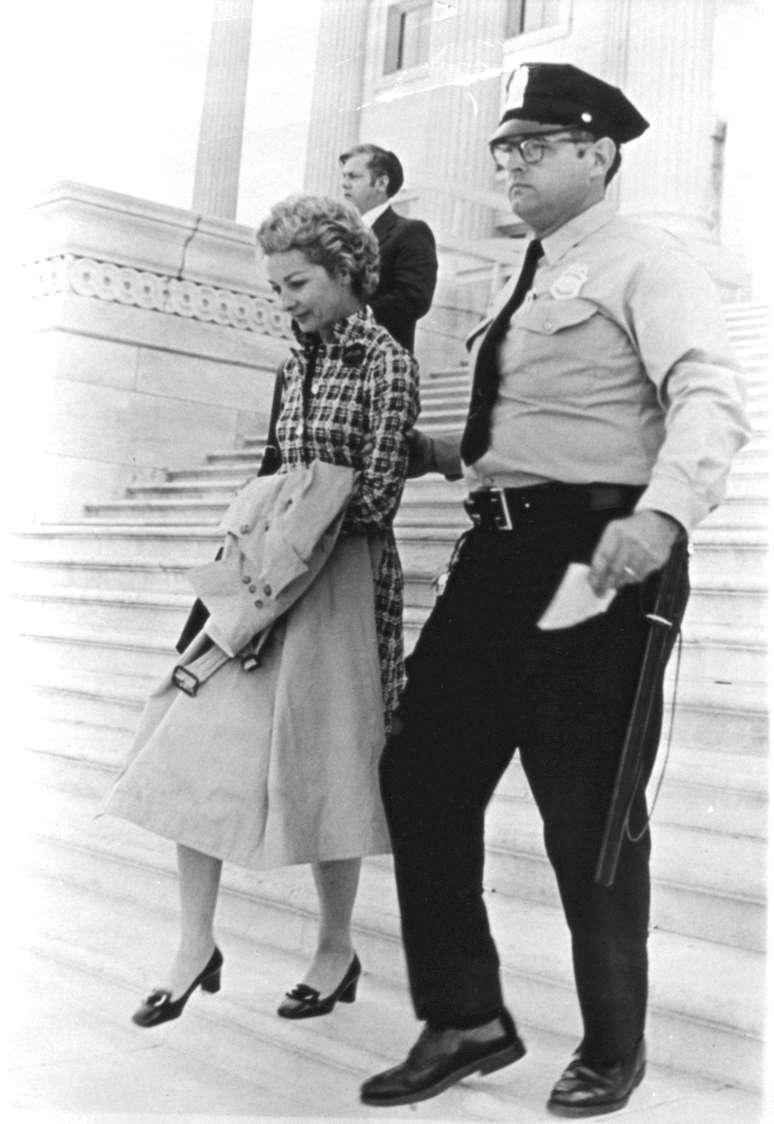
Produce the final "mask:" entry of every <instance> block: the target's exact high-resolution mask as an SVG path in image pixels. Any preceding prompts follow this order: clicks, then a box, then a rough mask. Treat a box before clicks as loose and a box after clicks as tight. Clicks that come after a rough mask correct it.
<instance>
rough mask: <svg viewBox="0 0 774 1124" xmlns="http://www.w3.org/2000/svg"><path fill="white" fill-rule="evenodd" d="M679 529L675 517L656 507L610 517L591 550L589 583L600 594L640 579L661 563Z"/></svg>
mask: <svg viewBox="0 0 774 1124" xmlns="http://www.w3.org/2000/svg"><path fill="white" fill-rule="evenodd" d="M680 530H681V528H680V524H679V523H678V522H677V521H676V520H675V519H672V518H670V516H668V515H662V514H661V513H660V512H658V511H649V510H645V511H636V512H635V513H634V515H629V516H627V517H626V518H625V519H614V520H613V521H612V523H608V525H607V526H606V527H605V530H604V532H603V533H602V537H601V539H600V540H599V543H598V544H597V549H596V550H595V551H594V557H593V558H592V560H591V571H590V573H589V585H590V586H591V588H592V589H593V590H594V592H595V593H596V594H597V596H601V594H603V593H604V592H605V591H606V590H608V589H620V588H621V586H624V585H634V584H636V583H637V582H641V581H643V579H644V578H646V577H647V576H648V574H652V573H653V571H654V570H660V569H661V567H662V566H663V565H664V563H665V562H666V560H667V559H668V558H669V554H670V551H671V549H672V544H673V543H674V541H675V539H676V538H677V536H678V535H679V534H680Z"/></svg>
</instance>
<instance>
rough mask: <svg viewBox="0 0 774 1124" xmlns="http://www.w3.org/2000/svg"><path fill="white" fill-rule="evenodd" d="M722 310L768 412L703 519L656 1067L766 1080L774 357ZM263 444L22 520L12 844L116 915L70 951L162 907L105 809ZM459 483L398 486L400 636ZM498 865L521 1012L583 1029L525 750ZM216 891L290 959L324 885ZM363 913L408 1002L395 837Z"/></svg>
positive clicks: (415, 619)
mask: <svg viewBox="0 0 774 1124" xmlns="http://www.w3.org/2000/svg"><path fill="white" fill-rule="evenodd" d="M727 316H728V324H729V331H730V333H731V335H732V339H733V341H734V343H735V346H736V348H737V350H738V354H739V357H740V359H741V361H742V362H743V364H744V366H745V369H746V370H747V372H748V377H749V387H750V412H751V415H752V418H753V420H754V425H755V429H756V432H755V437H754V439H753V441H752V442H751V444H750V445H749V446H748V447H747V448H746V449H745V450H744V451H743V452H742V453H741V454H740V455H739V457H738V459H737V462H736V465H735V468H734V471H733V476H732V480H731V483H730V489H729V496H728V499H727V501H726V502H725V503H724V504H723V506H722V507H721V508H720V509H718V510H717V511H716V512H715V513H713V515H712V516H711V517H710V518H709V519H708V520H707V521H706V523H705V524H704V525H703V526H702V527H701V528H700V529H699V530H698V531H697V533H696V535H695V537H694V544H693V548H694V553H693V557H692V566H691V570H692V583H693V587H694V592H693V596H692V600H691V603H690V607H689V611H688V614H687V617H686V621H685V626H684V644H683V651H682V661H681V668H680V674H679V687H678V690H677V695H676V704H675V707H674V727H673V735H672V747H671V755H670V759H669V765H668V769H667V771H666V774H665V780H664V783H663V788H662V790H661V793H660V797H659V800H658V804H657V808H656V813H655V823H656V828H655V831H654V875H655V878H654V900H653V931H652V937H651V955H652V984H651V996H652V998H651V1007H650V1015H649V1031H648V1033H649V1048H650V1054H651V1058H652V1060H653V1061H654V1062H655V1063H656V1064H657V1065H661V1066H665V1067H671V1068H672V1069H675V1070H679V1071H682V1072H683V1074H688V1075H690V1076H691V1077H692V1078H696V1079H697V1080H700V1079H701V1078H702V1077H710V1078H711V1079H712V1080H714V1081H716V1082H719V1083H721V1084H727V1085H732V1086H741V1087H744V1088H748V1089H755V1088H757V1087H758V1086H759V1084H760V1081H761V1069H762V1064H761V1063H762V1051H761V1043H762V1033H763V1025H764V1017H765V1011H764V1003H765V987H764V983H765V947H766V943H765V942H766V883H765V877H766V846H767V844H766V832H767V791H766V786H767V758H766V750H767V716H766V647H765V619H766V612H765V604H766V583H767V549H766V524H767V501H768V478H767V464H766V455H765V437H766V432H767V421H766V404H767V388H768V356H767V351H766V346H765V344H766V331H765V323H766V310H765V309H764V308H761V307H757V306H743V305H740V306H735V307H733V308H730V309H729V310H728V312H727ZM467 398H468V372H467V371H466V370H465V368H463V367H461V368H459V369H454V370H448V371H438V372H432V373H430V374H428V375H425V376H424V384H423V420H422V423H421V424H422V427H423V428H424V429H426V430H428V431H432V430H434V429H435V430H440V429H443V428H446V427H449V426H453V425H455V424H457V423H459V422H461V420H462V418H463V417H464V412H465V407H466V405H467ZM261 447H262V438H261V437H260V436H255V437H251V438H248V439H246V440H245V443H244V447H243V448H241V449H239V450H225V451H219V452H213V453H211V454H210V455H209V456H208V457H207V460H206V463H205V464H204V465H202V466H199V467H196V468H191V469H187V470H185V471H176V472H170V473H169V474H168V479H167V481H165V482H164V483H154V484H149V485H145V486H137V487H133V488H131V489H129V490H128V492H127V495H126V498H124V499H122V500H117V501H115V502H113V503H106V504H99V505H94V506H92V507H89V508H88V509H87V510H86V512H85V514H84V518H83V520H82V521H80V522H77V523H71V524H57V525H43V526H38V527H35V528H31V529H28V530H25V531H23V532H21V533H20V534H18V535H17V536H16V538H15V571H14V581H13V588H14V595H13V600H14V605H15V609H16V611H17V612H16V614H15V615H16V618H17V622H18V623H17V632H18V634H19V636H20V640H21V644H20V648H19V651H20V657H19V665H18V668H17V675H18V679H19V682H20V683H21V684H23V687H24V691H25V692H26V698H27V700H28V701H27V703H26V705H25V711H24V713H25V722H24V729H25V740H26V748H27V749H28V750H30V751H31V752H30V753H29V754H28V755H27V757H26V760H27V762H28V774H29V783H30V785H31V786H32V791H33V793H34V796H33V798H32V799H31V800H30V811H31V816H30V818H31V820H32V823H31V835H30V837H29V841H28V843H27V844H26V845H25V849H24V854H23V857H22V862H23V865H24V866H25V868H26V869H27V870H28V871H29V872H30V875H31V876H34V877H36V878H39V879H44V880H46V879H47V880H48V881H49V882H50V884H51V885H55V886H56V887H58V893H59V894H60V895H61V894H64V895H65V897H67V892H69V895H70V896H69V898H67V900H68V901H69V902H70V903H71V904H70V908H71V909H73V910H75V911H76V913H77V910H78V908H79V906H78V904H77V902H78V901H80V900H82V899H83V897H84V895H86V896H88V894H94V893H95V892H96V893H97V894H98V895H99V897H100V899H101V900H103V901H105V902H108V903H111V902H112V903H113V906H112V907H111V912H114V913H115V916H116V917H117V918H118V917H120V918H122V919H123V920H122V921H121V923H120V924H118V923H117V922H116V924H115V926H114V928H115V932H113V933H112V935H111V936H109V937H108V936H107V935H104V934H103V935H100V933H98V932H97V933H95V932H91V931H90V932H89V933H88V934H83V933H81V934H80V936H79V937H78V938H77V939H76V938H75V937H74V936H71V937H69V938H67V937H65V936H63V935H62V934H61V933H59V935H58V936H56V935H54V934H53V932H52V934H49V944H51V943H52V942H54V943H56V945H57V948H58V949H59V954H60V955H61V956H62V957H63V958H64V959H65V960H67V959H68V958H69V960H72V961H75V960H77V959H78V958H79V957H81V958H83V957H86V956H90V957H91V958H92V962H93V963H95V964H97V965H99V964H105V965H107V964H108V962H109V963H110V964H112V965H113V969H111V970H115V965H116V964H121V963H125V965H126V968H125V970H126V972H127V973H129V972H130V971H134V972H135V974H134V975H133V976H131V977H129V978H132V979H134V980H136V979H138V978H144V977H142V976H140V975H139V973H140V971H141V968H142V964H141V962H140V961H139V960H138V958H137V957H135V960H136V961H137V962H134V961H133V958H132V949H133V946H134V942H135V941H141V940H142V939H143V938H142V936H141V934H143V933H144V934H145V938H144V939H145V940H146V942H147V940H148V934H149V933H153V932H154V931H155V930H156V929H158V927H159V926H161V925H162V924H163V925H164V926H165V927H166V929H169V927H170V915H171V913H172V912H173V910H174V902H175V891H174V873H173V866H174V853H173V848H172V847H171V845H170V844H169V842H168V841H163V840H158V839H156V838H155V837H153V836H150V835H147V834H146V833H144V832H142V831H140V830H139V829H136V828H134V827H132V826H131V825H129V824H124V823H122V822H120V821H115V820H109V819H99V820H95V819H94V813H95V809H96V807H97V805H98V803H99V800H100V798H101V796H102V794H103V793H104V792H105V791H106V789H107V787H108V786H109V783H110V779H111V776H112V775H113V774H114V772H115V770H116V769H117V768H118V766H119V764H120V762H121V760H122V758H123V755H124V753H125V751H126V749H127V746H128V744H129V741H130V738H131V734H132V730H133V727H134V725H135V723H136V720H137V717H138V714H139V711H140V708H141V706H142V702H143V700H144V698H145V696H146V694H147V692H148V690H149V689H150V687H151V686H152V685H153V684H154V682H155V681H156V680H157V679H158V677H159V675H160V674H161V673H162V672H163V671H164V670H165V669H166V668H167V667H168V666H169V662H170V658H171V648H170V645H171V643H172V642H173V641H174V639H175V637H176V636H177V633H178V630H179V628H180V626H181V624H182V622H183V620H184V619H185V615H186V612H187V610H188V607H189V606H190V603H191V600H192V598H191V594H190V593H189V592H188V589H187V583H186V577H185V574H186V570H187V569H188V568H189V567H190V566H191V565H194V564H196V563H198V562H202V561H205V560H208V559H209V558H211V557H212V555H213V553H214V550H215V548H216V545H217V543H218V540H219V536H218V534H217V531H216V529H215V527H216V524H217V521H218V519H219V517H220V514H221V512H222V511H223V509H224V507H225V505H226V504H227V502H228V500H229V499H230V497H231V495H232V494H233V492H234V490H235V489H236V488H237V487H238V486H239V485H240V484H241V483H242V482H243V481H244V480H245V479H247V478H248V477H249V476H250V475H252V474H253V472H254V471H255V469H256V467H257V465H258V463H259V457H260V449H261ZM462 492H463V489H462V488H461V487H460V486H459V485H452V484H449V483H447V482H445V481H443V480H442V479H441V478H440V477H426V478H424V479H422V480H417V481H411V482H409V484H408V486H407V488H406V492H405V497H404V501H403V504H402V506H401V509H400V512H399V516H398V519H397V531H398V536H399V541H400V548H401V553H402V557H403V562H404V567H405V572H406V579H407V586H406V626H407V633H408V641H409V645H410V644H411V643H412V642H413V639H414V638H415V636H416V634H417V632H418V629H419V628H420V626H421V622H422V620H423V619H424V617H425V615H426V613H427V611H428V608H429V606H430V604H431V602H432V597H433V591H432V581H433V578H434V576H435V575H436V574H437V573H438V571H440V570H441V569H442V567H443V565H444V564H445V562H446V561H447V559H448V557H449V554H450V552H451V548H452V545H453V542H454V540H455V538H456V535H457V534H458V533H459V531H460V530H461V529H462V528H463V527H464V525H465V521H464V517H463V515H462V508H461V504H460V502H459V501H460V496H461V494H462ZM667 698H668V699H669V698H671V691H669V690H668V691H667ZM662 760H663V758H662ZM659 771H660V764H659V765H657V769H656V774H657V775H658V773H659ZM486 886H487V894H488V899H487V900H488V906H489V909H490V913H491V916H492V920H493V927H494V931H495V935H496V938H497V940H498V944H499V947H500V951H501V956H502V962H503V973H504V982H505V987H506V992H507V994H508V996H509V998H510V1001H511V1003H512V1005H513V1007H514V1010H515V1012H516V1014H517V1016H518V1017H519V1018H520V1021H521V1022H522V1023H524V1024H525V1025H526V1026H527V1027H528V1028H531V1030H532V1032H533V1033H536V1034H538V1035H540V1034H543V1035H549V1036H551V1035H553V1036H557V1035H558V1036H559V1037H560V1038H562V1039H566V1041H565V1042H564V1043H563V1049H564V1050H566V1049H570V1048H572V1046H573V1045H574V1043H575V1041H576V1040H577V1035H578V1016H577V1011H576V1003H575V998H574V991H573V987H572V980H571V975H570V957H569V941H568V938H567V935H566V931H565V928H564V922H563V920H562V917H561V912H560V909H559V905H558V899H557V896H556V891H555V889H554V885H553V878H552V875H551V871H550V868H549V866H548V863H547V860H546V859H545V857H544V855H543V848H542V840H541V831H540V824H539V820H538V817H537V814H536V812H535V810H534V807H533V806H532V803H531V800H530V799H529V797H528V794H527V791H526V784H525V781H524V778H523V775H522V773H521V770H520V768H519V764H518V760H515V761H514V763H513V765H512V766H511V768H510V769H509V770H508V772H507V774H506V776H505V777H504V778H503V781H502V783H501V785H500V787H499V789H498V792H497V793H496V796H495V799H494V800H493V803H492V806H491V808H490V813H489V819H488V858H487V871H486ZM63 908H65V909H66V908H67V907H63ZM219 908H220V913H219V922H220V931H221V933H222V934H224V935H225V939H226V940H227V941H229V940H231V941H234V942H236V943H237V944H238V946H239V947H240V948H242V949H243V950H245V949H254V948H255V947H256V946H266V947H267V948H269V949H271V950H275V951H276V952H277V955H278V956H283V955H284V956H286V957H287V955H288V953H289V951H291V950H295V951H298V950H304V949H310V948H311V947H312V945H313V940H314V932H315V896H314V891H313V887H312V884H311V880H310V879H309V877H308V872H307V871H306V869H305V868H301V869H291V870H282V871H277V872H268V873H266V874H261V875H257V874H255V873H253V872H247V871H243V870H240V869H238V868H229V867H227V868H226V871H225V874H224V893H223V895H222V900H221V905H220V907H219ZM357 922H358V950H359V953H360V956H361V959H362V960H363V962H364V963H365V964H366V965H368V966H370V970H371V972H372V973H373V974H374V975H375V976H376V977H377V980H378V986H379V987H380V988H381V989H382V991H383V993H384V994H387V995H392V996H393V1002H394V1005H395V1006H396V1007H397V1006H400V1007H401V1008H405V1006H406V1003H407V1000H406V997H405V981H404V968H403V960H402V953H401V948H400V941H399V937H398V918H397V906H396V902H395V894H394V888H393V883H392V870H391V860H390V859H389V858H388V857H384V858H376V859H371V860H368V861H367V863H366V864H365V869H364V876H363V881H362V887H361V893H360V896H359V900H358V907H357ZM47 925H48V926H49V927H50V926H51V925H52V922H51V921H44V922H43V926H42V927H43V930H46V926H47ZM41 940H42V941H43V943H45V940H44V938H43V937H41ZM160 963H163V959H162V960H161V961H160ZM105 970H106V971H107V968H106V969H105ZM287 982H291V981H287ZM283 986H284V985H283ZM279 990H280V991H281V990H282V988H280V989H279ZM383 1001H384V1002H387V1000H383ZM402 1045H403V1042H402V1041H401V1044H400V1046H399V1047H398V1048H399V1049H400V1048H402ZM353 1048H355V1047H354V1046H353ZM394 1052H395V1044H394V1043H393V1044H392V1046H390V1045H389V1044H386V1045H385V1056H386V1057H387V1058H392V1057H393V1056H394Z"/></svg>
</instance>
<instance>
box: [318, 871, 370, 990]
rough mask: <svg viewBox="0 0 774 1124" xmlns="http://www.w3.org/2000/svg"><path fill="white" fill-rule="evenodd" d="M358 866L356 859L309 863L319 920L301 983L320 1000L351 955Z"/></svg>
mask: <svg viewBox="0 0 774 1124" xmlns="http://www.w3.org/2000/svg"><path fill="white" fill-rule="evenodd" d="M360 866H361V861H360V859H359V858H356V859H332V860H330V861H327V862H319V863H312V873H313V875H314V882H315V886H316V887H317V898H318V902H319V906H320V921H319V929H318V935H317V949H316V951H315V955H314V959H313V961H312V963H311V965H310V966H309V971H308V972H307V973H306V976H305V977H304V983H306V984H308V985H309V986H310V987H313V988H316V990H317V991H319V992H320V995H322V996H323V997H325V996H326V995H329V994H330V993H331V992H332V991H333V990H334V989H335V988H336V986H337V985H338V984H339V983H340V982H341V979H342V977H343V975H344V973H345V972H346V970H347V968H348V967H349V965H350V962H351V960H352V956H353V954H354V950H353V947H352V910H353V909H354V905H355V897H356V895H357V887H358V882H359V880H360Z"/></svg>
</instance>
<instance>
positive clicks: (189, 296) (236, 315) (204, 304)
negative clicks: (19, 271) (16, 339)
mask: <svg viewBox="0 0 774 1124" xmlns="http://www.w3.org/2000/svg"><path fill="white" fill-rule="evenodd" d="M25 273H26V275H27V282H28V292H29V294H30V296H32V297H42V296H51V295H52V294H54V293H64V292H72V293H77V294H78V295H79V296H82V297H97V298H98V299H99V300H103V301H117V302H118V303H119V304H126V305H134V306H135V307H137V308H147V309H153V310H154V311H156V312H165V313H168V314H171V315H173V316H183V317H188V318H192V319H194V320H201V321H205V322H208V323H214V324H222V325H224V326H227V327H230V328H239V329H241V330H243V331H248V332H259V333H261V334H262V335H268V336H279V337H281V338H283V339H288V338H290V336H291V335H292V333H291V331H290V321H289V318H288V316H287V315H286V314H285V313H283V312H282V311H281V310H280V309H278V308H277V306H276V305H275V304H273V303H272V302H271V301H270V300H269V299H268V298H266V297H261V296H253V295H251V294H250V293H239V292H234V291H233V290H229V289H215V288H213V287H212V286H211V285H203V284H200V283H198V282H195V281H187V280H186V281H181V280H179V279H178V278H176V277H170V276H169V275H168V274H164V273H152V272H151V271H150V270H147V269H145V270H139V269H133V268H132V267H131V266H121V265H117V264H116V263H115V262H107V261H96V260H95V259H94V258H86V257H79V256H77V255H75V254H57V255H54V256H52V257H50V258H44V259H42V260H41V261H36V262H32V263H31V264H30V265H27V266H25Z"/></svg>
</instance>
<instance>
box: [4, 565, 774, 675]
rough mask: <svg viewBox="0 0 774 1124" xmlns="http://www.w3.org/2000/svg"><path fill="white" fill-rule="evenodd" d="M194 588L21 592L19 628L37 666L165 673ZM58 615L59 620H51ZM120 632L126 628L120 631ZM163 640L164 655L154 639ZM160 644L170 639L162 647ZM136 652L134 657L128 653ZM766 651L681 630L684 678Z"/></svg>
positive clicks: (754, 633) (415, 617) (418, 621)
mask: <svg viewBox="0 0 774 1124" xmlns="http://www.w3.org/2000/svg"><path fill="white" fill-rule="evenodd" d="M193 600H194V596H193V593H190V594H188V593H151V592H144V593H133V592H130V591H127V590H95V589H91V588H88V589H79V588H77V587H62V588H60V589H47V590H45V591H33V592H30V593H23V594H16V595H15V596H14V602H15V604H16V607H17V609H18V613H19V623H18V625H17V635H19V636H20V637H22V638H24V639H26V640H27V641H28V642H33V643H34V642H37V644H38V645H42V648H43V650H42V651H40V652H38V651H34V652H31V653H30V658H31V661H32V665H33V666H35V667H39V668H43V667H46V668H48V669H49V670H51V671H53V670H56V669H59V668H63V669H64V668H68V667H70V668H72V669H77V668H80V667H84V666H87V665H86V663H84V661H85V660H91V661H92V662H93V663H94V665H95V667H98V666H99V663H100V659H101V657H98V656H97V655H96V654H94V653H91V652H90V648H93V647H95V646H99V648H100V649H101V650H102V649H106V648H108V647H110V646H112V647H114V648H115V649H116V652H115V656H114V658H115V660H116V667H123V666H124V664H125V661H126V659H128V658H130V656H131V653H132V652H133V651H134V650H135V649H136V650H138V651H139V650H141V651H142V652H143V655H142V660H146V661H147V667H148V669H149V670H150V669H151V668H154V669H157V670H158V673H159V674H161V672H163V670H164V664H163V663H160V662H159V660H160V659H162V658H163V657H164V655H165V654H166V655H168V653H169V647H168V645H169V643H170V642H171V640H173V639H175V638H176V637H177V635H178V634H179V630H180V628H182V625H183V623H184V622H185V619H186V617H187V614H188V611H189V609H190V607H191V605H192V603H193ZM426 615H427V614H426V609H425V608H424V607H419V608H416V607H414V606H412V605H410V604H409V605H408V606H407V608H406V610H405V626H406V632H407V644H408V645H409V646H412V645H413V642H414V640H415V638H416V636H417V635H418V633H419V630H420V628H421V626H422V624H423V622H424V619H425V617H426ZM53 621H56V623H52V622H53ZM122 634H125V636H124V635H122ZM150 643H153V644H154V645H155V646H159V648H160V650H159V658H158V659H154V658H153V657H152V650H151V647H150V646H149V645H150ZM161 645H166V646H165V647H164V648H163V649H161V647H160V646H161ZM131 658H132V659H134V658H135V657H134V656H131ZM766 673H767V652H766V638H765V632H764V630H763V627H762V625H761V626H757V627H756V626H746V627H740V626H736V625H716V626H714V627H713V628H710V627H709V626H708V625H704V624H703V623H702V624H699V623H695V624H692V623H691V622H688V623H686V625H685V626H684V629H683V650H682V657H681V669H680V674H681V684H685V683H687V682H693V681H697V682H704V681H706V682H709V683H717V682H723V683H729V684H755V683H758V684H761V685H763V684H765V683H766Z"/></svg>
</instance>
